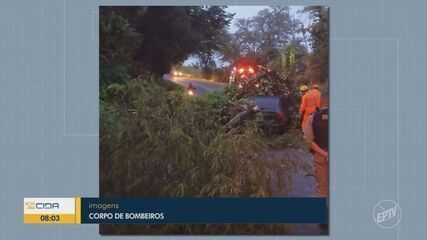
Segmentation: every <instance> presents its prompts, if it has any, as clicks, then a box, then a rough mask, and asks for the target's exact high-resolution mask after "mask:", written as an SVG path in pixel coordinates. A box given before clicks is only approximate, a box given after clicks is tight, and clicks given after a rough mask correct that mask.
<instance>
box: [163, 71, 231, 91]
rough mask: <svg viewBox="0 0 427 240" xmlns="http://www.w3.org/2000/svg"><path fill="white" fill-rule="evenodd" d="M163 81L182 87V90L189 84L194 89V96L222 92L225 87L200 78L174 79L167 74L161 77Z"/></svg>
mask: <svg viewBox="0 0 427 240" xmlns="http://www.w3.org/2000/svg"><path fill="white" fill-rule="evenodd" d="M163 79H165V80H167V81H172V82H174V83H176V84H179V85H181V86H183V87H184V88H187V87H188V84H189V83H191V84H192V85H193V86H194V87H196V88H197V89H196V94H199V95H200V94H206V93H210V92H222V91H224V87H225V86H226V85H225V84H223V83H216V82H212V81H208V80H205V79H200V78H188V77H174V76H170V75H169V74H165V75H163Z"/></svg>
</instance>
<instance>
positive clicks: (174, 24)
mask: <svg viewBox="0 0 427 240" xmlns="http://www.w3.org/2000/svg"><path fill="white" fill-rule="evenodd" d="M306 11H310V13H311V14H312V16H313V17H315V16H318V17H316V18H315V19H314V21H313V25H312V26H311V27H310V29H307V30H306V31H309V32H310V35H315V34H318V36H317V37H313V38H312V42H311V47H312V48H313V53H310V52H309V51H308V49H307V46H304V45H303V44H302V42H303V39H302V38H301V37H300V36H297V34H296V33H297V32H298V31H299V30H298V29H300V28H301V23H299V22H298V21H297V20H295V19H293V18H292V16H291V14H290V12H289V9H288V8H283V7H275V8H269V9H265V10H263V11H261V12H260V13H259V14H258V15H257V16H256V17H254V18H249V19H244V20H240V21H238V31H237V32H236V33H235V34H231V33H227V32H226V28H227V26H228V25H229V24H230V21H231V18H232V15H231V14H228V13H226V12H225V10H224V7H219V6H212V7H102V8H101V11H100V195H101V196H102V197H112V196H126V197H132V196H134V197H144V196H146V197H184V196H185V197H192V196H194V197H219V196H220V197H247V196H253V197H267V196H276V195H280V196H286V195H287V194H288V190H289V188H290V186H291V176H292V174H293V173H294V171H295V168H298V167H299V166H298V164H297V162H298V161H297V159H294V160H291V159H282V158H280V159H274V158H272V157H271V152H272V151H273V150H276V149H277V148H284V147H286V148H289V147H295V146H298V147H301V146H302V144H303V143H302V139H301V133H300V131H292V130H291V131H289V132H287V133H286V134H283V135H280V136H275V137H271V136H266V135H265V134H264V133H263V132H262V131H261V130H260V129H259V127H258V126H257V124H256V121H255V120H254V119H245V120H243V119H242V120H241V121H239V122H238V124H237V125H236V126H233V127H232V128H226V127H224V126H226V123H227V122H229V121H230V119H232V118H233V117H234V116H235V115H236V114H237V113H238V112H240V111H244V110H247V109H249V108H250V107H251V106H252V105H251V104H252V103H251V102H250V100H249V99H250V97H251V96H254V95H280V96H285V97H287V99H288V100H289V105H290V109H289V110H290V111H291V112H294V113H296V108H297V106H298V101H299V98H300V96H299V95H298V91H296V89H298V84H300V83H305V82H308V81H309V80H311V79H310V78H308V77H307V76H308V75H307V74H306V73H307V69H310V70H311V71H312V72H315V73H318V72H320V71H323V70H322V69H324V67H325V62H318V61H317V60H316V57H315V56H312V54H314V53H316V54H317V53H319V54H327V52H326V53H325V52H324V49H325V46H326V47H327V42H326V45H325V41H324V40H325V39H324V38H323V37H324V36H323V35H322V34H321V33H320V32H315V31H314V30H313V29H311V28H314V27H315V26H317V27H322V26H323V25H321V24H323V23H324V21H325V20H324V15H316V13H318V12H319V11H323V9H306ZM323 27H325V26H323ZM320 31H327V26H326V30H325V28H322V29H321V30H320ZM189 55H194V56H197V57H198V58H199V60H200V61H199V62H198V64H197V65H196V66H195V67H194V68H191V69H186V68H185V67H182V66H179V65H180V64H181V63H182V61H183V60H184V59H186V58H187V57H188V56H189ZM242 55H245V56H246V55H247V56H254V57H259V58H260V59H262V64H263V65H265V66H266V67H267V68H266V69H265V71H260V72H257V73H256V75H255V76H252V77H251V78H252V79H250V81H248V83H250V84H248V85H247V86H245V87H244V88H238V87H236V86H233V85H231V86H228V87H227V88H226V90H225V92H224V93H212V94H207V95H203V96H188V95H187V94H186V93H185V92H184V90H183V89H182V88H181V87H179V86H177V85H175V84H173V83H171V82H169V81H164V80H162V79H161V78H160V77H159V75H161V74H164V73H167V72H169V71H170V70H171V68H172V66H174V67H175V68H176V69H182V70H183V71H185V72H187V73H190V74H192V75H194V76H196V77H198V76H201V77H206V76H209V77H210V78H211V79H212V78H213V79H214V80H216V81H227V80H228V76H227V72H229V69H227V68H219V67H218V66H216V61H214V60H213V58H214V56H217V57H218V56H221V58H222V59H223V60H224V61H230V62H232V61H233V59H235V58H236V57H238V56H242ZM326 56H327V55H326ZM326 64H327V59H326ZM189 70H192V71H193V72H191V71H189ZM321 74H323V73H321ZM322 76H323V75H322ZM131 79H133V80H131ZM324 79H326V80H322V81H327V75H326V77H325V78H324ZM296 122H297V121H294V123H296ZM285 160H286V161H287V162H286V164H284V161H285ZM278 189H280V193H278V192H277V191H278ZM101 228H102V232H103V233H127V234H132V233H144V234H150V233H156V234H167V233H175V234H176V233H187V234H191V233H201V234H203V233H205V234H206V233H209V234H227V233H239V234H257V233H262V234H268V233H271V234H280V233H287V232H289V226H286V225H283V224H282V225H271V224H270V225H249V224H245V225H225V224H222V225H211V224H204V225H184V224H172V225H138V226H136V225H120V226H117V225H114V226H109V225H102V226H101Z"/></svg>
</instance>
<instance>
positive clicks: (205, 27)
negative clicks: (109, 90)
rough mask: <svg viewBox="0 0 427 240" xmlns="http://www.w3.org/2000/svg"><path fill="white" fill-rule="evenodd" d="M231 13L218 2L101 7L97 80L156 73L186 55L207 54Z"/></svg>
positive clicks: (163, 70) (212, 47)
mask: <svg viewBox="0 0 427 240" xmlns="http://www.w3.org/2000/svg"><path fill="white" fill-rule="evenodd" d="M232 16H233V15H232V14H229V13H226V12H225V10H224V7H221V6H209V7H201V6H192V7H184V6H183V7H166V6H165V7H157V6H149V7H102V8H101V9H100V49H101V51H100V73H101V84H109V83H117V82H123V81H124V80H126V79H129V76H131V77H136V76H137V75H139V74H140V73H141V72H146V73H151V74H154V75H157V76H160V75H162V74H164V73H167V72H168V71H169V70H170V69H171V67H172V66H173V65H174V64H177V63H180V62H182V61H184V60H185V59H186V58H187V57H188V56H189V55H190V54H203V55H210V54H211V52H212V51H213V50H214V49H215V46H216V43H217V41H218V39H219V38H220V36H222V35H223V34H225V29H226V27H227V26H228V25H229V23H230V21H231V18H232ZM131 62H132V63H131Z"/></svg>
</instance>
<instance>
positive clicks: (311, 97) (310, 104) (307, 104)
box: [299, 84, 320, 130]
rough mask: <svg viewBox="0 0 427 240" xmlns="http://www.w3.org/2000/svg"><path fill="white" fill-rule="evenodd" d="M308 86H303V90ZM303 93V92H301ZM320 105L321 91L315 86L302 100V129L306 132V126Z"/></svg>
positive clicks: (300, 114) (300, 113)
mask: <svg viewBox="0 0 427 240" xmlns="http://www.w3.org/2000/svg"><path fill="white" fill-rule="evenodd" d="M303 87H305V88H306V89H307V87H306V86H302V87H301V89H302V88H303ZM301 92H302V91H301ZM319 105H320V91H319V86H318V85H317V84H314V85H313V89H311V90H310V91H308V92H306V93H305V94H304V95H303V96H302V99H301V105H300V107H299V116H300V119H302V123H301V129H302V130H304V127H305V125H306V124H307V120H308V118H309V117H310V115H311V114H312V113H314V112H315V111H316V109H317V108H318V107H319Z"/></svg>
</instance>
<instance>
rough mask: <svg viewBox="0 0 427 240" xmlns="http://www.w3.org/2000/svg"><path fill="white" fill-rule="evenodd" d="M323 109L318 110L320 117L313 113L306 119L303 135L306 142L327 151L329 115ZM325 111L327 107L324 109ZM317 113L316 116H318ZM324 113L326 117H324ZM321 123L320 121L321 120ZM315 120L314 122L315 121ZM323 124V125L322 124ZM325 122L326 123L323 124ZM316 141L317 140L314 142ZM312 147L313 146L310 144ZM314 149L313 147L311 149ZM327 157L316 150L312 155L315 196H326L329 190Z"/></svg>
mask: <svg viewBox="0 0 427 240" xmlns="http://www.w3.org/2000/svg"><path fill="white" fill-rule="evenodd" d="M324 111H325V110H323V112H322V110H319V112H320V113H321V120H319V119H320V117H318V118H316V119H315V116H314V115H316V114H318V113H319V112H316V114H313V115H312V116H310V117H309V119H308V120H307V121H308V122H307V125H306V126H305V127H304V136H305V138H306V140H307V142H314V143H316V145H317V146H318V147H319V148H321V149H322V150H323V151H326V152H327V151H328V148H329V147H328V146H329V143H328V142H329V134H328V132H329V131H328V128H329V127H328V124H329V115H328V113H327V112H326V113H325V112H324ZM326 111H327V109H326ZM319 115H320V114H318V115H317V116H319ZM325 115H326V117H325ZM320 121H321V122H322V123H321V122H320ZM315 122H316V123H315ZM322 124H323V125H322ZM325 124H326V125H325ZM316 141H317V142H316ZM311 148H312V149H313V147H312V146H311ZM313 150H314V149H313ZM328 162H329V161H328V159H327V158H325V157H323V156H322V155H320V153H318V152H314V156H313V167H314V175H315V177H316V196H318V197H326V198H327V197H328V195H329V194H328V192H329V191H328V190H329V187H328V185H329V170H328V168H329V167H328Z"/></svg>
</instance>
